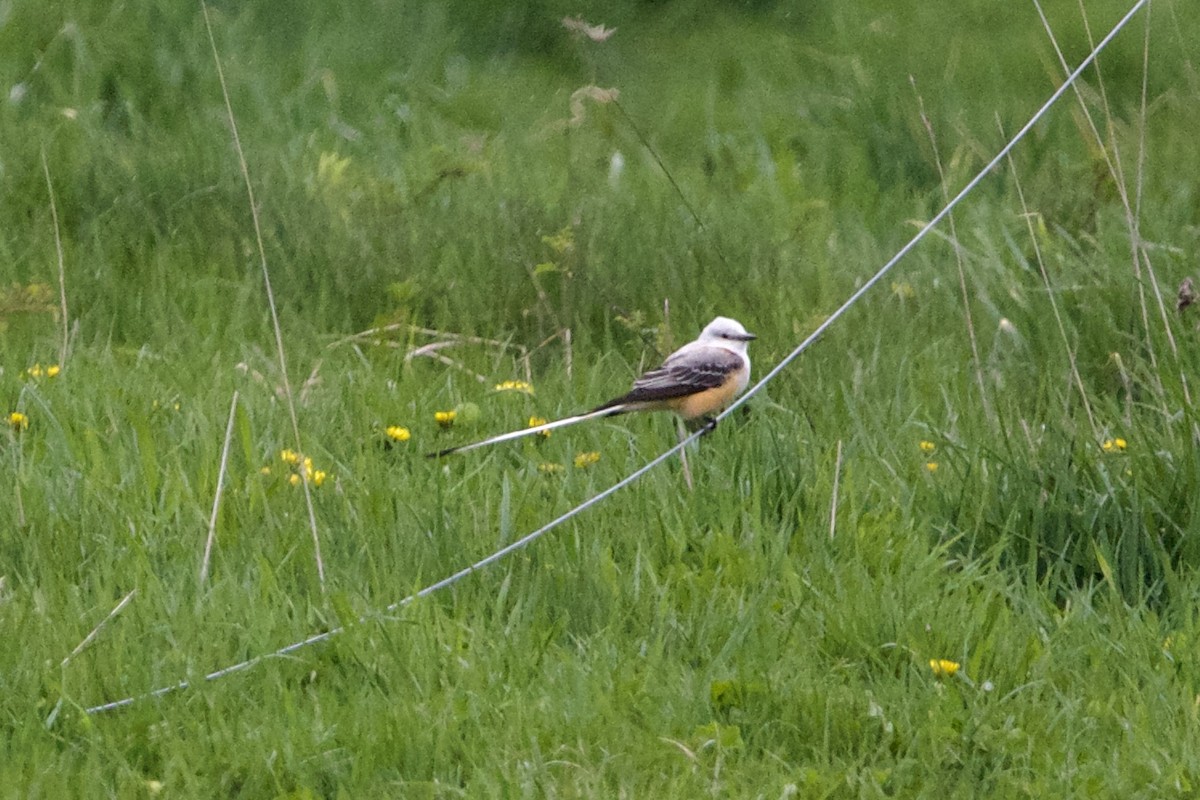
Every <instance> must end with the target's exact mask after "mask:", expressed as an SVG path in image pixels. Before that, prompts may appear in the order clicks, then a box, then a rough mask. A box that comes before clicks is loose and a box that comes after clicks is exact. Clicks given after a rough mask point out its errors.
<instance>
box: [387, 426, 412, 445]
mask: <svg viewBox="0 0 1200 800" xmlns="http://www.w3.org/2000/svg"><path fill="white" fill-rule="evenodd" d="M384 433H385V434H386V435H387V437H388V438H389V439H391V440H392V441H393V442H407V441H408V440H409V439H411V438H412V433H411V432H410V431H409V430H408V428H402V427H400V426H399V425H389V426H387V429H386V430H385V431H384Z"/></svg>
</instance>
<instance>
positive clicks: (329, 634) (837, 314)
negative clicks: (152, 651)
mask: <svg viewBox="0 0 1200 800" xmlns="http://www.w3.org/2000/svg"><path fill="white" fill-rule="evenodd" d="M1147 2H1149V0H1137V2H1135V3H1134V4H1133V7H1132V8H1130V10H1129V12H1128V13H1127V14H1125V16H1124V17H1122V18H1121V20H1120V22H1118V23H1117V24H1116V25H1115V26H1114V27H1113V29H1112V30H1111V31H1109V33H1108V35H1107V36H1105V37H1104V38H1103V39H1101V40H1100V42H1099V43H1098V44H1097V45H1096V47H1095V49H1093V50H1092V52H1091V53H1089V54H1088V56H1087V58H1085V59H1084V60H1083V62H1082V63H1080V65H1079V66H1078V67H1076V68H1075V70H1074V71H1073V72H1072V73H1071V74H1070V75H1068V76H1067V79H1066V80H1065V81H1064V82H1063V84H1062V85H1061V86H1059V87H1058V89H1056V90H1055V91H1054V93H1053V94H1052V95H1050V98H1049V99H1048V100H1046V102H1045V103H1043V104H1042V106H1041V108H1039V109H1038V110H1037V112H1035V113H1034V115H1033V116H1032V117H1030V119H1029V121H1028V122H1026V123H1025V125H1024V126H1022V128H1021V129H1020V130H1019V131H1017V132H1016V133H1015V134H1014V135H1013V137H1012V138H1011V139H1010V140H1009V141H1008V144H1006V145H1005V146H1004V147H1003V148H1001V150H1000V152H999V153H997V154H996V156H995V157H994V158H993V159H992V160H991V161H989V162H988V163H987V165H986V166H985V167H983V169H981V170H979V172H978V174H976V175H975V177H974V178H972V179H971V181H970V182H968V183H967V185H966V186H964V187H963V188H962V190H961V191H960V192H959V193H958V194H956V195H955V196H954V197H953V198H952V199H951V200H950V202H948V203H947V204H946V205H945V207H943V208H942V210H941V211H939V212H938V213H937V215H935V216H934V217H933V219H931V220H929V222H927V223H925V225H924V226H923V227H922V228H921V230H919V231H917V233H916V235H915V236H913V238H912V239H910V240H909V242H908V243H907V244H906V245H904V247H902V248H900V250H899V251H897V253H896V254H895V255H894V256H892V258H891V259H890V260H889V261H888V262H887V263H886V264H884V265H883V266H882V267H880V268H879V270H878V271H877V272H876V273H875V274H874V275H872V276H871V278H870V279H869V280H868V281H867V282H866V283H864V284H863V285H862V286H861V287H859V289H858V290H857V291H856V292H854V294H852V295H850V297H849V298H848V299H847V300H846V301H845V302H844V303H842V305H840V306H839V307H838V309H837V310H836V311H834V312H833V313H832V314H830V315H829V316H828V317H827V318H826V319H825V321H824V322H822V323H821V324H820V325H819V326H817V328H816V330H814V331H813V332H812V333H810V334H809V335H808V336H807V337H806V338H805V339H804V341H802V342H800V344H798V345H796V347H795V348H794V349H793V350H792V351H791V352H790V353H788V354H787V356H785V357H784V358H783V360H782V361H780V362H779V363H778V364H776V365H775V367H774V368H772V369H771V371H770V372H768V373H767V374H766V375H764V376H763V377H762V378H761V379H759V381H758V382H757V383H755V384H754V385H753V386H751V387H750V388H749V389H748V390H746V392H745V393H744V394H743V395H742V396H741V397H739V398H738V399H737V400H736V401H735V402H734V403H733V404H732V405H730V406H729V407H728V408H727V409H725V410H724V411H723V412H721V413H720V414H719V415H718V416H717V417H716V419H717V420H722V419H724V418H725V417H727V416H729V415H730V414H732V413H733V412H734V411H736V410H737V409H738V408H740V407H741V406H742V405H744V404H745V403H746V402H747V401H749V400H750V398H751V397H753V396H754V395H756V394H758V393H759V392H760V391H762V389H763V387H765V386H766V385H767V384H768V383H770V382H771V381H772V380H774V379H775V377H776V376H777V375H779V373H780V372H782V371H783V370H784V369H786V368H787V366H788V365H789V364H790V363H792V361H794V360H795V359H796V358H797V357H798V356H799V355H800V354H801V353H803V352H804V351H805V350H807V349H808V348H809V347H811V346H812V345H813V343H815V342H816V341H817V339H819V338H820V337H821V335H822V334H823V333H825V331H827V330H829V328H830V327H831V326H832V325H833V324H834V323H835V322H837V320H838V319H840V318H841V317H842V315H844V314H845V313H846V312H847V311H849V310H850V308H851V307H853V306H854V305H855V304H856V303H857V302H858V301H859V300H860V299H861V298H862V297H863V295H865V294H866V293H867V292H868V291H870V290H871V288H872V287H873V286H875V284H877V283H879V281H880V280H882V279H883V277H884V276H885V275H887V274H888V272H890V271H891V269H892V268H893V267H894V266H896V264H897V263H899V262H900V259H902V258H904V256H906V255H908V253H909V252H910V251H911V250H912V249H913V248H914V247H916V246H917V243H919V242H920V241H921V240H922V239H924V238H925V236H926V234H928V233H929V231H931V230H932V229H933V228H934V227H935V226H936V225H937V224H938V223H939V222H941V221H942V220H943V219H945V218H946V216H947V215H949V214H950V212H951V211H953V210H954V207H955V206H957V205H958V204H959V203H960V202H962V200H963V199H964V198H965V197H966V196H967V195H968V194H970V193H971V192H972V191H973V190H974V189H975V187H976V186H977V185H979V183H980V182H981V181H982V180H983V179H984V178H985V177H987V175H988V174H989V173H990V172H991V171H992V170H993V169H995V168H996V166H997V165H999V163H1000V162H1001V161H1002V160H1004V158H1005V157H1006V156H1007V155H1008V154H1009V153H1010V152H1011V151H1012V149H1013V148H1014V147H1016V146H1017V143H1018V142H1020V141H1021V140H1022V139H1023V138H1025V135H1026V134H1027V133H1029V131H1030V130H1031V129H1032V128H1033V126H1034V125H1036V124H1037V123H1038V121H1039V120H1040V119H1041V118H1042V117H1043V116H1045V115H1046V113H1047V112H1048V111H1049V110H1050V108H1051V107H1052V106H1053V105H1054V104H1055V103H1056V102H1057V101H1058V99H1059V98H1060V97H1062V95H1063V93H1064V92H1066V91H1067V89H1069V88H1070V87H1071V86H1072V84H1074V83H1075V81H1076V80H1078V78H1079V76H1080V75H1081V74H1083V71H1084V70H1086V69H1087V68H1088V67H1089V66H1091V64H1092V62H1093V61H1095V60H1096V57H1097V56H1098V55H1099V54H1100V51H1102V50H1103V49H1104V48H1105V47H1107V46H1108V44H1109V42H1111V41H1112V40H1113V39H1114V38H1115V37H1116V35H1117V34H1118V33H1120V32H1121V30H1122V29H1123V28H1124V27H1125V26H1126V25H1127V24H1128V23H1129V21H1130V20H1131V19H1133V17H1134V16H1135V15H1136V14H1137V12H1138V11H1140V10H1141V8H1142V7H1143V6H1144V5H1146V3H1147ZM704 433H705V430H703V429H702V430H699V431H696V432H695V433H693V434H691V435H690V436H688V437H687V438H685V439H683V440H681V441H680V442H679V443H678V444H676V445H675V446H674V447H671V448H670V449H669V450H666V451H665V452H663V453H662V454H660V455H659V456H657V457H656V458H654V459H653V460H652V461H649V462H647V463H646V464H645V465H643V466H642V467H640V468H639V469H637V470H635V471H634V472H631V473H630V474H628V475H626V476H625V477H624V478H622V479H621V480H619V481H617V482H616V483H614V484H613V485H612V486H609V487H608V488H607V489H605V490H604V491H602V492H600V493H598V494H595V495H593V496H591V497H589V498H588V499H587V500H584V501H583V502H582V503H580V504H579V505H577V506H575V507H574V508H572V509H571V510H570V511H567V512H566V513H564V514H562V515H561V516H558V517H556V518H555V519H553V520H551V521H550V522H547V523H546V524H545V525H543V526H542V527H540V528H538V529H537V530H535V531H533V532H531V533H528V534H526V535H525V536H522V537H521V538H520V539H517V540H516V541H513V542H511V543H509V544H508V545H506V546H505V547H502V548H501V549H499V550H497V551H495V552H494V553H492V554H491V555H489V556H487V557H486V558H482V559H480V560H479V561H476V562H475V563H473V564H471V565H470V566H468V567H464V568H462V569H460V570H459V571H458V572H455V573H454V574H453V575H448V576H446V577H445V578H442V579H441V580H440V581H437V582H436V583H431V584H429V585H428V586H426V587H425V588H423V589H421V590H420V591H418V592H416V593H414V594H411V595H409V596H408V597H405V598H404V599H402V600H398V601H396V602H395V603H392V604H391V605H389V606H388V607H387V608H386V609H385V611H386V612H393V611H397V610H399V609H401V608H404V607H405V606H407V605H409V604H410V603H413V602H414V601H416V600H419V599H421V598H423V597H427V596H429V595H431V594H433V593H434V592H437V591H440V590H441V589H445V588H446V587H447V586H451V585H453V584H455V583H458V582H459V581H460V580H462V579H463V578H465V577H467V576H468V575H471V574H472V573H475V572H478V571H479V570H482V569H484V568H486V567H488V566H490V565H491V564H494V563H496V562H497V561H500V560H501V559H503V558H505V557H506V556H508V555H509V554H510V553H514V552H516V551H517V550H520V549H522V548H524V547H526V546H528V545H530V544H532V543H533V542H535V541H537V540H538V539H540V538H542V537H543V536H545V535H546V534H547V533H549V532H550V531H552V530H554V529H555V528H557V527H558V526H559V525H562V524H563V523H564V522H567V521H568V520H570V519H572V518H573V517H576V516H578V515H579V514H582V513H583V512H584V511H587V510H588V509H589V508H591V507H592V506H594V505H596V504H597V503H599V502H601V501H603V500H605V499H606V498H608V497H610V496H611V495H613V494H615V493H617V492H619V491H620V490H621V489H624V488H625V487H626V486H628V485H629V484H631V483H633V482H634V481H636V480H637V479H638V478H640V477H642V476H643V475H645V474H646V473H647V472H649V471H650V470H652V469H654V468H655V467H657V466H658V465H659V464H661V463H663V462H664V461H666V460H667V459H669V458H671V457H672V456H674V455H675V454H676V453H678V452H679V451H681V450H683V448H685V447H687V446H688V445H689V444H690V443H692V442H693V441H695V440H696V439H698V438H700V437H701V436H703V435H704ZM370 619H371V617H370V616H366V615H364V616H362V617H360V618H359V622H360V623H363V622H367V621H369V620H370ZM345 630H346V628H345V626H339V627H336V628H333V629H331V630H328V631H325V632H323V633H318V634H314V635H312V636H309V637H308V638H307V639H303V640H301V641H299V642H294V643H292V644H289V645H287V646H286V647H281V648H279V649H278V650H276V651H274V652H272V653H265V654H263V655H259V656H255V657H254V658H250V659H247V660H245V661H240V662H238V663H236V664H232V665H230V666H228V667H224V668H222V669H219V670H217V671H215V672H210V673H208V674H207V675H205V676H204V680H205V681H215V680H219V679H221V678H224V677H226V676H227V675H232V674H234V673H235V672H243V671H245V670H248V669H250V668H251V667H253V666H255V665H257V664H259V663H261V662H263V661H265V660H267V659H269V658H278V657H282V656H286V655H289V654H290V653H294V652H295V651H297V650H300V649H302V648H305V647H308V646H310V645H314V644H318V643H320V642H324V641H327V640H329V639H332V638H333V637H334V636H337V635H338V634H340V633H343V632H345ZM190 686H191V682H189V681H179V682H178V683H174V684H171V685H168V686H163V687H161V688H158V689H155V690H153V691H150V692H146V693H145V694H140V695H132V696H130V697H126V698H123V699H121V700H114V701H112V702H110V703H104V704H102V705H96V706H92V707H90V708H87V709H85V711H86V712H87V713H88V714H99V713H101V712H104V711H112V710H114V709H118V708H123V707H125V706H129V705H132V704H134V703H136V702H138V701H140V700H148V699H150V698H154V697H162V696H163V695H166V694H170V693H171V692H175V691H178V690H181V689H187V688H189V687H190Z"/></svg>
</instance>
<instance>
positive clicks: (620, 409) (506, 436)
mask: <svg viewBox="0 0 1200 800" xmlns="http://www.w3.org/2000/svg"><path fill="white" fill-rule="evenodd" d="M628 410H630V409H628V408H626V407H625V406H623V405H618V406H607V405H606V406H602V407H600V408H597V409H593V410H592V411H588V412H587V413H584V414H576V415H575V416H573V417H563V418H562V419H556V420H554V421H553V422H547V423H545V424H543V425H534V426H533V427H532V428H521V429H519V430H515V431H509V432H508V433H502V434H500V435H499V436H493V437H491V438H490V439H483V440H482V441H478V442H472V443H471V444H463V445H459V446H458V447H447V448H446V449H445V450H438V451H437V452H436V453H426V454H425V456H426V458H441V457H442V456H448V455H453V454H454V453H465V452H467V451H468V450H477V449H479V448H480V447H487V446H488V445H489V444H498V443H500V442H508V441H512V440H513V439H520V438H522V437H524V436H533V435H534V434H536V433H546V432H548V431H552V430H554V429H555V428H565V427H567V426H568V425H574V424H576V423H578V422H587V421H588V420H589V419H600V418H601V417H611V416H614V415H616V414H622V413H624V412H626V411H628Z"/></svg>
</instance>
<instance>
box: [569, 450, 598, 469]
mask: <svg viewBox="0 0 1200 800" xmlns="http://www.w3.org/2000/svg"><path fill="white" fill-rule="evenodd" d="M599 460H600V454H599V453H598V452H596V451H595V450H593V451H591V452H590V453H580V454H579V455H577V456H575V468H576V469H584V468H585V467H590V466H591V465H592V464H595V463H596V462H597V461H599Z"/></svg>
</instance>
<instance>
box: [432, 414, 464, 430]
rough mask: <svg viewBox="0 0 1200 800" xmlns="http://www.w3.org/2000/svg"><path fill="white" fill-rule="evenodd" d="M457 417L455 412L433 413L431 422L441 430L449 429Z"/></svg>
mask: <svg viewBox="0 0 1200 800" xmlns="http://www.w3.org/2000/svg"><path fill="white" fill-rule="evenodd" d="M457 417H458V412H457V411H435V412H434V414H433V421H434V422H436V423H437V424H438V425H441V426H442V427H443V428H449V427H450V426H451V425H453V424H454V420H455V419H456V418H457Z"/></svg>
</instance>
